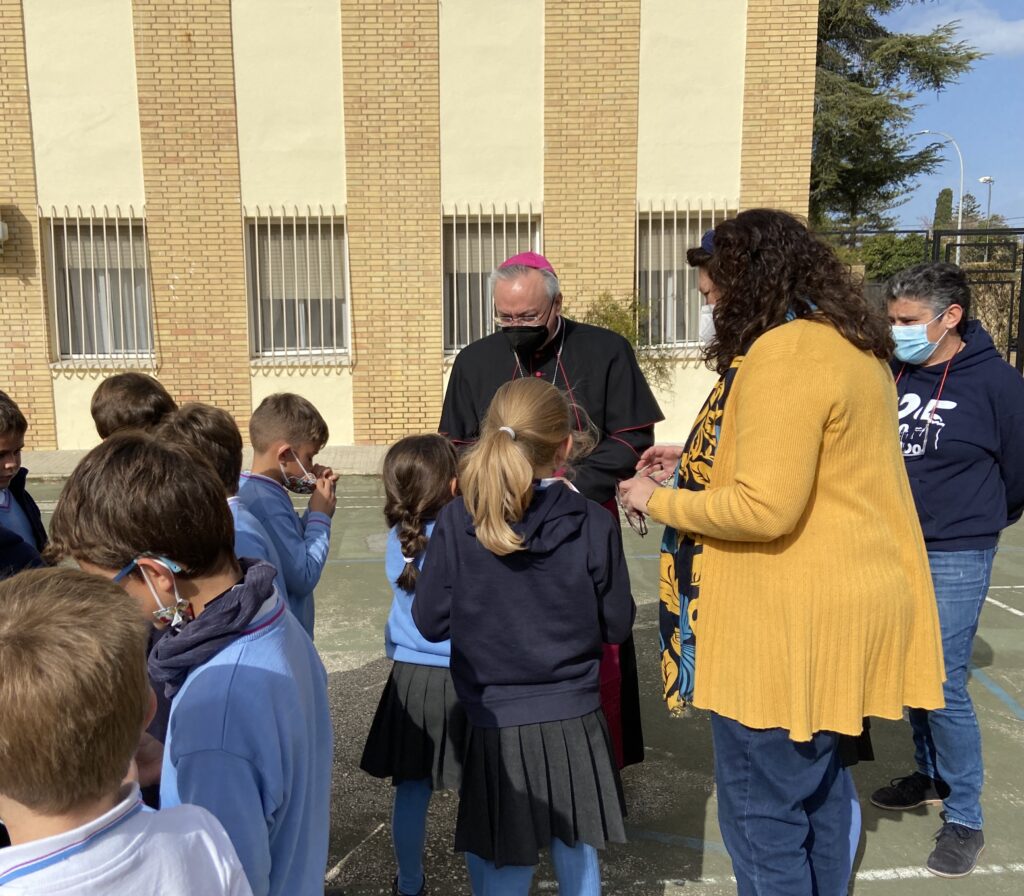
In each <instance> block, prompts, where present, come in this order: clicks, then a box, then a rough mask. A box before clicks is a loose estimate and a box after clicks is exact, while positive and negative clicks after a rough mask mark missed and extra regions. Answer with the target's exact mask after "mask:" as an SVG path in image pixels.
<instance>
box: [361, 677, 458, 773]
mask: <svg viewBox="0 0 1024 896" xmlns="http://www.w3.org/2000/svg"><path fill="white" fill-rule="evenodd" d="M467 730H468V723H467V722H466V714H465V712H464V711H463V709H462V704H461V703H459V701H458V698H457V697H456V696H455V688H454V686H453V685H452V676H451V673H450V672H449V671H448V669H446V668H443V667H439V666H421V665H418V664H416V663H400V662H396V663H395V664H394V665H393V666H392V667H391V674H390V675H389V676H388V680H387V684H385V685H384V693H383V694H381V697H380V703H378V705H377V712H376V714H375V715H374V717H373V722H372V724H371V725H370V733H369V735H368V736H367V738H366V746H365V747H363V758H362V760H361V761H360V763H359V766H360V768H362V769H363V771H365V772H369V773H370V774H371V775H373V776H374V777H377V778H391V782H392V783H393V784H398V783H400V782H401V781H419V780H422V779H424V778H429V779H430V780H431V782H432V784H433V787H434V790H458V789H459V783H460V781H461V779H462V756H463V752H464V751H465V744H466V733H467Z"/></svg>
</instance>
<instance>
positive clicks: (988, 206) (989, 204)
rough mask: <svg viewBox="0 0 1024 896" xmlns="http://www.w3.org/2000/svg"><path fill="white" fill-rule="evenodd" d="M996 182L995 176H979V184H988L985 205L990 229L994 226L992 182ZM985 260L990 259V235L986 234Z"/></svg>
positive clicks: (986, 218)
mask: <svg viewBox="0 0 1024 896" xmlns="http://www.w3.org/2000/svg"><path fill="white" fill-rule="evenodd" d="M995 182H996V179H995V178H994V177H990V176H989V175H987V174H986V175H985V176H984V177H979V178H978V183H979V184H986V185H987V186H988V202H987V204H986V207H985V227H986V229H990V228H991V227H992V184H994V183H995ZM985 261H988V235H987V234H986V236H985Z"/></svg>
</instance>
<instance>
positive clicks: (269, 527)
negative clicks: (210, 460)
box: [238, 472, 331, 638]
mask: <svg viewBox="0 0 1024 896" xmlns="http://www.w3.org/2000/svg"><path fill="white" fill-rule="evenodd" d="M238 497H239V498H241V499H242V503H243V504H245V506H246V507H247V508H248V510H249V512H250V513H251V514H252V515H253V516H254V517H256V519H258V520H259V521H260V522H261V523H262V524H263V528H264V529H265V530H266V532H267V535H268V536H270V541H271V543H272V544H273V545H274V549H275V550H276V551H277V556H278V559H279V560H280V563H281V565H280V566H279V567H278V568H277V569H278V572H279V573H280V574H281V576H282V577H283V578H284V584H285V588H286V589H287V598H288V607H289V609H290V610H291V611H292V612H293V613H294V614H295V618H296V619H298V620H299V622H301V623H302V627H303V628H304V629H305V630H306V631H307V632H308V633H309V636H310V637H311V638H312V637H313V621H314V608H313V589H314V588H315V587H316V584H317V582H319V581H320V574H321V573H322V572H323V571H324V564H325V563H327V553H328V551H329V550H330V547H331V518H330V517H329V516H328V515H327V514H326V513H319V512H317V511H310V510H307V511H306V512H305V513H304V514H303V515H302V516H301V517H300V516H299V515H298V514H297V513H296V512H295V508H294V507H292V499H291V497H290V495H289V493H288V491H287V490H286V489H285V487H284V486H283V485H281V483H280V482H277V481H275V480H273V479H270V478H269V477H267V476H261V475H260V474H259V473H250V472H245V473H243V474H242V478H241V485H240V487H239V489H238Z"/></svg>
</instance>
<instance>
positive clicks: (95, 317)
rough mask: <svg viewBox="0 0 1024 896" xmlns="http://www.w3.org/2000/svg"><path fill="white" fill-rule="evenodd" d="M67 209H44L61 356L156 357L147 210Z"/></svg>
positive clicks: (49, 283)
mask: <svg viewBox="0 0 1024 896" xmlns="http://www.w3.org/2000/svg"><path fill="white" fill-rule="evenodd" d="M63 212H64V213H63V214H60V215H58V214H57V210H56V209H55V208H51V209H50V213H49V214H48V215H46V214H44V212H43V210H42V209H40V210H39V216H40V220H41V222H42V231H43V232H42V243H43V255H44V257H45V260H46V270H45V279H46V284H45V290H46V293H47V300H48V303H49V305H50V308H51V310H52V321H53V328H54V343H55V348H56V355H57V359H58V360H59V361H86V362H96V361H99V362H103V361H117V362H124V363H134V362H143V363H145V362H150V361H152V359H153V324H152V299H151V291H150V283H149V264H148V255H147V251H146V223H145V218H144V217H143V216H141V215H140V216H137V215H136V214H135V213H134V210H133V209H131V208H129V209H128V214H127V215H122V214H121V210H120V209H119V208H118V209H115V213H114V214H113V215H111V214H109V213H108V210H107V209H106V208H104V209H103V214H102V215H97V214H96V210H95V209H92V208H91V209H90V210H89V214H88V215H85V214H84V213H83V211H82V209H78V210H77V211H76V213H75V214H71V212H70V210H69V209H67V208H65V209H64V210H63Z"/></svg>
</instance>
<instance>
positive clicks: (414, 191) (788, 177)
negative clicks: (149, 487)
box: [0, 0, 817, 448]
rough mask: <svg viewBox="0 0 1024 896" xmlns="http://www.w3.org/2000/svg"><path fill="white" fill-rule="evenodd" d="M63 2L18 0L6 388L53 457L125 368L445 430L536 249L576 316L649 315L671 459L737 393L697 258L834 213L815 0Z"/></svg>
mask: <svg viewBox="0 0 1024 896" xmlns="http://www.w3.org/2000/svg"><path fill="white" fill-rule="evenodd" d="M55 6H57V5H54V4H49V3H45V2H42V0H0V114H2V120H3V125H4V126H3V128H2V129H0V220H3V221H4V222H5V223H6V225H7V227H8V229H9V234H10V236H9V239H8V240H7V242H6V244H5V245H4V246H3V254H2V255H0V301H2V303H3V307H4V318H5V323H6V325H7V332H6V334H5V338H4V339H3V340H2V341H0V388H2V389H4V390H5V391H8V392H9V393H11V394H12V395H13V396H14V397H15V398H16V400H17V401H18V402H19V403H20V404H21V405H22V406H23V408H24V410H25V411H26V414H27V415H28V416H29V418H30V422H31V445H30V447H33V448H58V447H59V448H78V447H87V446H88V445H90V444H91V443H92V442H94V441H95V438H96V437H95V434H94V433H93V432H92V430H91V421H89V418H88V397H89V396H90V395H91V392H92V390H94V389H95V386H96V384H97V383H98V382H99V381H100V380H101V379H102V378H103V377H105V376H108V375H110V373H112V372H114V371H117V370H123V369H142V370H145V371H148V372H150V373H153V374H154V375H156V376H158V377H159V378H160V379H161V381H162V382H164V383H165V385H166V386H167V387H168V389H169V390H170V391H171V392H172V394H174V395H175V396H176V397H177V398H178V399H179V400H182V401H187V400H201V401H206V402H210V403H213V404H217V405H219V406H222V407H224V408H225V409H227V410H229V411H230V412H231V413H233V414H234V415H235V416H236V418H237V419H238V420H239V423H240V424H241V425H242V426H243V429H244V425H245V422H246V421H247V419H248V416H249V414H250V413H251V410H252V407H253V406H254V405H255V404H256V403H258V401H259V400H260V399H261V397H262V396H264V395H266V394H269V393H270V392H273V391H283V390H288V391H298V392H301V393H302V394H304V395H306V396H307V397H309V398H310V399H311V400H313V401H314V403H316V404H317V405H318V406H320V407H321V408H322V409H323V411H324V414H325V416H326V417H327V419H328V422H329V424H330V426H331V430H332V437H331V442H332V443H334V444H346V443H351V444H381V443H385V442H388V441H390V440H393V439H394V438H396V437H398V436H401V435H403V434H405V433H407V432H414V431H423V430H430V429H432V428H434V426H435V425H436V422H437V419H438V416H439V410H440V405H441V400H442V397H443V391H444V384H445V378H446V372H447V369H448V368H449V367H450V360H451V357H452V356H453V353H454V352H455V351H457V350H458V348H459V347H460V346H461V345H464V344H465V343H466V342H467V341H469V340H470V339H473V338H476V337H477V336H479V335H481V334H482V333H485V332H489V328H490V326H491V323H490V316H489V315H490V312H489V299H488V297H487V296H486V289H485V279H486V272H487V270H489V269H490V267H492V266H493V263H494V262H495V261H500V260H501V258H502V257H504V256H505V255H506V254H512V252H513V251H516V250H519V249H522V248H534V249H538V250H541V249H542V250H543V251H544V252H545V253H546V254H547V255H548V256H549V257H550V258H551V259H552V261H553V263H554V264H555V266H556V268H557V269H558V270H559V272H560V274H561V277H562V282H563V292H564V293H565V296H566V300H567V304H568V306H569V308H570V313H572V312H573V311H575V312H576V313H580V312H581V311H583V310H585V308H586V307H587V306H588V305H589V303H590V302H591V301H592V300H593V299H594V298H596V297H597V296H599V295H601V294H603V293H607V294H610V295H612V296H615V297H628V296H629V295H631V294H632V295H638V296H639V298H640V300H641V303H642V308H643V309H645V311H644V313H646V315H647V321H646V325H645V326H644V338H645V339H646V341H648V342H649V343H650V344H652V345H657V346H662V347H664V348H667V349H669V350H671V351H672V352H673V353H674V354H675V355H676V356H677V357H678V358H679V361H678V364H677V370H676V373H675V380H674V383H673V386H672V387H671V388H670V389H668V390H665V391H663V392H662V394H661V395H660V398H661V399H662V403H663V406H664V407H665V409H666V412H667V414H668V416H669V420H670V422H669V424H667V425H666V427H665V428H663V429H662V430H661V431H660V432H659V436H661V437H663V438H664V437H669V438H671V437H673V436H674V435H676V432H677V429H680V428H681V429H685V427H686V426H687V425H688V422H689V416H688V415H689V410H690V409H691V408H692V407H694V406H695V405H696V404H699V400H700V399H702V398H703V394H704V391H705V389H704V384H705V383H706V380H707V372H706V371H703V370H702V369H700V368H699V366H698V365H695V363H694V362H693V356H694V351H693V347H694V335H695V329H694V326H695V324H694V321H695V319H696V318H695V315H696V310H697V305H698V304H699V298H698V297H697V295H696V292H695V289H694V287H693V284H692V283H691V282H690V279H689V272H688V271H687V270H686V269H685V266H684V265H683V264H682V262H681V261H680V260H679V256H680V254H681V253H682V252H683V251H684V250H685V247H686V246H687V245H692V244H693V243H694V242H695V241H696V240H697V239H699V235H700V231H701V229H703V228H706V227H707V226H710V225H713V224H714V223H715V222H716V221H718V220H721V218H722V216H724V215H728V214H733V213H735V211H736V210H737V209H738V208H742V207H751V206H755V205H771V206H777V207H782V208H786V209H789V210H791V211H793V212H796V213H798V214H804V213H806V207H807V191H808V181H809V168H810V147H811V116H812V111H813V92H814V53H815V33H816V24H817V3H816V2H814V0H720V2H719V3H716V4H715V5H714V8H712V9H708V8H704V7H701V8H698V5H697V4H695V3H693V4H691V3H686V2H678V0H600V2H595V3H589V2H588V3H584V2H577V0H571V2H554V0H446V2H445V3H443V4H438V3H437V2H436V0H396V2H383V0H367V2H356V0H303V2H301V3H299V2H292V0H248V2H247V3H245V4H241V3H237V2H235V3H232V2H231V0H173V2H172V0H80V2H77V3H76V4H73V5H63V4H62V5H60V6H61V7H62V9H60V10H56V9H54V7H55ZM90 35H92V36H93V37H92V38H90ZM99 37H102V41H103V46H104V48H105V52H103V53H100V54H97V52H96V49H95V48H96V46H98V44H97V43H96V40H97V39H98V38H99Z"/></svg>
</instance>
